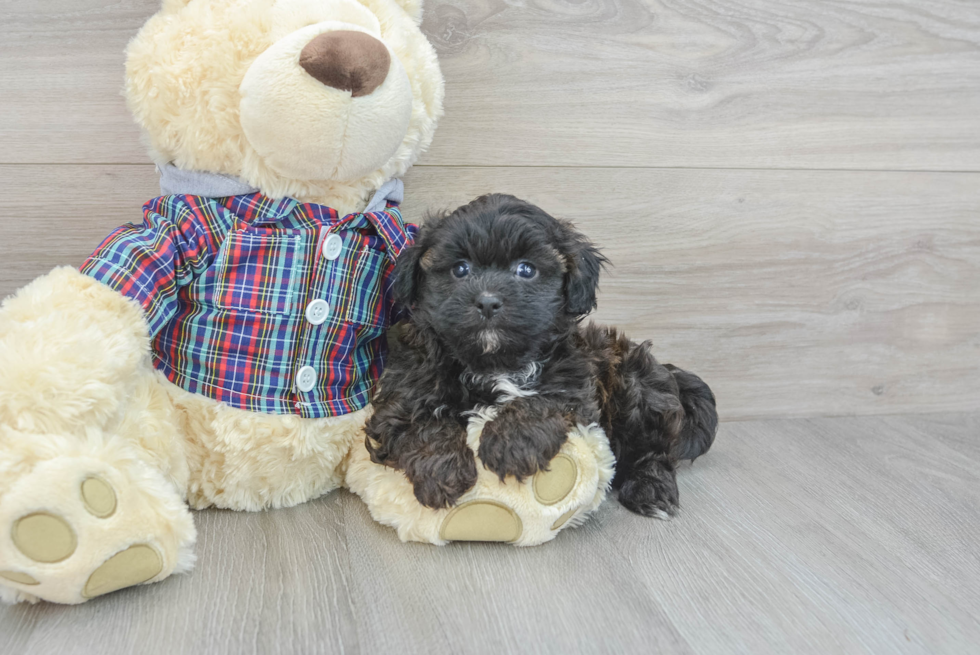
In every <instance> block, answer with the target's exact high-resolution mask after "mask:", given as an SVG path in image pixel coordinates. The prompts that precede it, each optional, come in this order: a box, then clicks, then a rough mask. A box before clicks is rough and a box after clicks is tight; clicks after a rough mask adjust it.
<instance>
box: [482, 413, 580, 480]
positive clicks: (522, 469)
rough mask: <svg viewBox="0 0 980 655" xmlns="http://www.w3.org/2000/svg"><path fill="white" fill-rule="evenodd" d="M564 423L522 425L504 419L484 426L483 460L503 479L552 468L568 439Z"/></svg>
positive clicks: (522, 477) (522, 476) (521, 478)
mask: <svg viewBox="0 0 980 655" xmlns="http://www.w3.org/2000/svg"><path fill="white" fill-rule="evenodd" d="M566 432H567V430H566V428H565V425H564V423H557V422H556V424H555V425H550V424H549V422H541V423H538V424H531V425H519V424H517V423H516V422H514V421H511V420H501V419H500V418H498V419H495V420H493V421H490V422H489V423H487V424H486V425H485V426H483V433H482V434H481V435H480V450H479V455H480V461H482V462H483V465H484V466H485V467H486V468H487V469H488V470H490V471H492V472H493V473H496V474H497V477H499V478H500V479H501V480H503V479H504V478H506V477H507V476H508V475H513V476H514V477H515V478H517V481H518V482H523V481H524V478H527V477H530V476H532V475H534V474H535V473H537V472H538V471H541V470H544V469H546V468H547V467H548V462H550V461H551V460H552V459H553V458H554V456H555V455H557V454H558V450H559V449H560V448H561V445H562V443H563V442H564V441H565V437H566Z"/></svg>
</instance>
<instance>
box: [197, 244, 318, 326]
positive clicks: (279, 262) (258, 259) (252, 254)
mask: <svg viewBox="0 0 980 655" xmlns="http://www.w3.org/2000/svg"><path fill="white" fill-rule="evenodd" d="M301 248H302V237H301V236H300V235H299V234H298V233H292V231H290V232H285V233H283V232H281V231H273V230H254V231H252V230H250V231H240V232H232V233H231V234H229V235H228V237H227V238H226V239H225V241H224V243H223V244H222V246H221V250H220V251H219V252H218V256H217V257H216V258H215V261H214V264H213V265H212V266H211V268H210V269H209V270H208V274H207V275H206V276H205V280H204V285H203V288H202V289H201V291H202V292H203V293H204V295H205V296H206V299H207V300H208V301H209V302H210V304H211V305H213V306H215V307H219V308H222V309H232V310H236V311H245V312H257V313H263V314H290V313H291V312H292V310H293V303H294V297H293V296H294V294H295V293H296V288H295V287H296V275H295V274H294V270H293V269H294V267H295V266H296V265H297V264H298V263H300V262H299V260H300V254H301Z"/></svg>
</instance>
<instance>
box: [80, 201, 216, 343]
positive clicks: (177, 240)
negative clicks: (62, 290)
mask: <svg viewBox="0 0 980 655" xmlns="http://www.w3.org/2000/svg"><path fill="white" fill-rule="evenodd" d="M234 219H235V217H234V215H233V214H232V213H231V212H229V211H227V210H226V209H224V208H223V207H221V206H219V205H218V204H217V203H214V202H213V201H211V200H209V199H207V198H201V197H196V196H163V197H161V198H156V199H154V200H151V201H150V202H148V203H146V205H144V206H143V223H142V224H134V223H130V224H128V225H123V226H122V227H120V228H118V229H116V230H115V231H114V232H113V233H112V234H110V235H109V236H108V237H106V239H105V241H103V242H102V244H101V245H100V246H99V247H98V248H97V249H96V251H95V252H94V253H93V254H92V256H91V257H89V258H88V259H87V260H85V262H84V263H83V264H82V266H81V268H80V270H81V272H82V273H84V274H85V275H88V276H90V277H93V278H95V279H96V280H99V281H100V282H102V283H103V284H105V285H107V286H109V287H111V288H113V289H115V290H116V291H118V292H120V293H121V294H123V295H125V296H128V297H130V298H132V299H134V300H136V301H137V302H138V303H140V304H141V305H142V306H143V310H144V311H145V312H146V320H147V323H149V325H150V336H155V335H156V333H157V332H159V331H160V329H161V328H162V327H163V326H164V325H166V324H167V322H168V321H169V320H170V319H171V318H172V317H173V316H174V314H175V312H176V311H177V291H178V290H179V288H180V287H183V286H186V285H188V284H190V283H191V282H193V281H194V279H195V278H196V277H197V276H199V275H201V274H202V273H203V272H204V271H205V270H207V268H208V267H210V266H211V263H212V261H213V260H214V257H215V255H216V254H217V253H218V251H219V249H220V248H221V243H222V242H223V241H224V238H225V236H226V235H227V234H228V232H229V231H230V230H231V229H232V227H233V223H234Z"/></svg>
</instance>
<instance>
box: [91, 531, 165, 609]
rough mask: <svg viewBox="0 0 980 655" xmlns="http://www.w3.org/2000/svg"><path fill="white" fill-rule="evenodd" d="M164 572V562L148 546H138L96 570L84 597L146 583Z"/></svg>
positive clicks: (119, 554) (113, 557)
mask: <svg viewBox="0 0 980 655" xmlns="http://www.w3.org/2000/svg"><path fill="white" fill-rule="evenodd" d="M162 570H163V560H162V559H160V555H159V554H157V551H156V550H154V549H153V548H151V547H150V546H147V545H146V544H136V545H135V546H130V547H129V548H127V549H126V550H124V551H122V552H120V553H116V554H115V555H113V556H112V557H110V558H109V559H108V560H106V562H105V564H103V565H102V566H100V567H99V568H97V569H96V570H95V573H93V574H92V575H90V576H89V579H88V582H86V583H85V589H84V590H83V591H82V596H83V597H85V598H95V597H96V596H101V595H103V594H108V593H110V592H112V591H117V590H119V589H123V588H125V587H132V586H133V585H138V584H140V583H143V582H146V581H147V580H150V579H152V578H154V577H156V576H157V575H159V574H160V571H162Z"/></svg>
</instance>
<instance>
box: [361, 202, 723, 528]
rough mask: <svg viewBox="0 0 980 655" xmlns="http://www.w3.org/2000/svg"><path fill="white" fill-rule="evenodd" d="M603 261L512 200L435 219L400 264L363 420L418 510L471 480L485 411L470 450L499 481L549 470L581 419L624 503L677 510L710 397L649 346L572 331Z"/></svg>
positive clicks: (448, 501) (377, 455)
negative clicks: (591, 430)
mask: <svg viewBox="0 0 980 655" xmlns="http://www.w3.org/2000/svg"><path fill="white" fill-rule="evenodd" d="M604 261H605V260H604V259H603V257H602V255H601V254H600V253H599V252H598V250H597V249H596V248H595V246H594V245H592V244H591V243H590V242H589V241H588V240H587V239H586V238H585V237H584V236H583V235H582V234H580V233H579V232H577V231H576V230H575V229H574V228H573V227H572V226H571V225H570V224H569V223H567V222H564V221H559V220H556V219H555V218H553V217H551V216H549V215H548V214H547V213H545V212H544V211H542V210H541V209H540V208H538V207H535V206H533V205H531V204H529V203H526V202H523V201H520V200H518V199H517V198H514V197H513V196H506V195H489V196H484V197H481V198H478V199H477V200H475V201H473V202H471V203H470V204H468V205H465V206H463V207H460V208H459V209H457V210H456V211H454V212H452V213H451V214H449V215H446V216H443V217H438V218H435V219H433V220H430V221H428V222H427V223H426V225H425V227H424V230H423V233H422V234H421V235H420V238H419V239H418V241H417V242H416V244H415V245H414V246H413V247H412V248H411V249H409V251H408V252H407V253H405V254H404V255H403V256H402V258H400V259H399V262H398V265H397V267H396V282H395V284H396V291H397V293H398V295H399V296H400V298H401V299H402V301H403V302H405V303H406V304H407V305H409V306H410V307H411V310H412V312H411V319H410V322H409V325H408V326H407V328H406V329H405V330H404V336H403V338H402V346H403V347H402V348H401V349H399V350H398V351H396V353H395V354H394V356H393V357H392V361H391V362H390V364H389V366H388V368H387V369H386V370H385V372H384V374H383V376H382V380H381V384H380V389H379V392H378V394H377V396H376V398H375V400H374V408H375V411H374V414H373V415H372V417H371V418H370V420H369V421H368V423H367V426H366V434H367V441H366V447H367V450H368V452H369V453H370V455H371V459H372V460H373V461H374V462H376V463H379V464H384V465H386V466H390V467H393V468H396V469H399V470H401V471H404V473H405V476H406V477H407V479H408V480H409V481H411V483H412V485H413V488H414V493H415V496H416V498H417V499H418V501H419V503H420V504H422V505H423V506H426V507H430V508H435V509H439V508H444V507H450V506H453V505H455V504H456V503H457V501H458V500H459V499H460V497H461V496H463V494H465V493H466V492H467V491H469V490H470V489H471V488H472V487H473V486H474V484H475V483H476V481H477V473H478V469H477V462H476V459H475V458H474V452H473V450H472V449H471V448H469V447H468V446H467V440H466V427H467V423H468V421H469V416H470V415H471V414H472V413H473V412H474V411H478V408H480V407H486V406H493V407H495V408H496V411H495V414H494V417H493V418H492V420H490V421H489V422H488V423H487V424H486V425H485V426H484V428H483V430H482V435H481V438H480V444H479V449H478V451H477V453H476V454H477V455H478V457H479V460H480V462H481V463H482V466H483V467H485V468H486V469H488V470H490V471H491V472H493V473H494V474H496V475H497V476H498V477H499V479H500V480H501V481H504V480H506V479H508V478H510V477H513V478H515V479H516V480H517V481H518V482H521V481H522V480H524V479H525V478H528V477H530V476H533V475H534V474H535V473H537V472H538V471H540V470H543V469H546V468H547V467H548V465H549V462H551V461H552V459H553V458H554V457H555V455H557V454H558V452H559V450H560V449H561V448H562V446H563V445H564V444H565V443H566V439H567V435H568V433H569V431H570V430H571V429H572V428H573V427H574V426H576V425H589V424H593V423H598V424H600V425H601V426H602V427H603V428H604V429H605V431H606V434H607V435H608V438H609V442H610V444H611V447H612V451H613V453H614V454H615V456H616V462H617V473H616V478H615V480H614V482H613V486H614V487H617V488H619V499H620V502H622V504H623V505H625V506H626V507H627V508H629V509H630V510H632V511H634V512H637V513H639V514H642V515H644V516H657V517H660V518H666V517H668V516H670V515H673V514H674V513H675V511H676V508H677V502H678V499H677V484H676V479H675V474H674V466H675V463H676V461H677V460H678V459H682V458H684V459H693V458H695V457H698V456H699V455H701V454H702V453H703V452H705V451H706V450H707V449H708V448H709V447H710V445H711V442H712V440H713V439H714V435H715V430H716V427H717V414H716V413H715V401H714V396H713V395H712V393H711V390H710V389H709V388H708V386H707V385H706V384H704V382H702V381H701V380H700V379H699V378H698V377H697V376H695V375H693V374H691V373H687V372H686V371H682V370H680V369H677V368H676V367H673V366H662V365H660V364H659V363H657V361H656V359H654V357H653V355H652V354H650V351H649V345H648V344H646V343H644V344H637V343H634V342H632V341H630V340H629V339H628V338H626V337H625V336H622V335H620V334H618V333H617V332H616V330H614V329H611V328H604V327H599V326H596V325H591V324H590V325H588V326H586V327H584V328H583V327H581V326H580V320H581V318H582V317H583V316H584V315H585V314H587V313H588V312H590V311H591V310H592V309H593V308H594V307H595V304H596V288H597V285H598V281H599V272H600V269H601V267H602V265H603V263H604Z"/></svg>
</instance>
